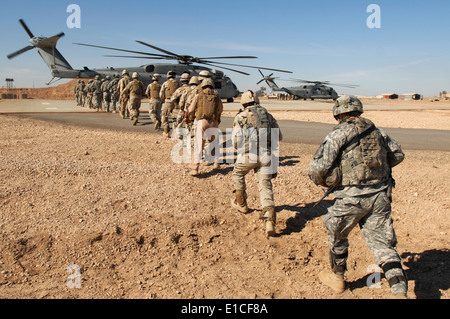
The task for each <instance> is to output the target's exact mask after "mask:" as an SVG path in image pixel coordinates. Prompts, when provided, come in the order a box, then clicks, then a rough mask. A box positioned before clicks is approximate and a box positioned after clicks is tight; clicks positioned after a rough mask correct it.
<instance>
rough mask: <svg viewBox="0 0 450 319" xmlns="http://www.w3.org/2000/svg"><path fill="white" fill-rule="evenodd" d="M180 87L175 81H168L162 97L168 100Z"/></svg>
mask: <svg viewBox="0 0 450 319" xmlns="http://www.w3.org/2000/svg"><path fill="white" fill-rule="evenodd" d="M179 87H180V84H179V83H178V81H176V80H168V81H167V86H166V89H165V91H164V97H165V98H166V99H170V98H171V97H172V94H174V93H175V91H176V90H177V89H178V88H179Z"/></svg>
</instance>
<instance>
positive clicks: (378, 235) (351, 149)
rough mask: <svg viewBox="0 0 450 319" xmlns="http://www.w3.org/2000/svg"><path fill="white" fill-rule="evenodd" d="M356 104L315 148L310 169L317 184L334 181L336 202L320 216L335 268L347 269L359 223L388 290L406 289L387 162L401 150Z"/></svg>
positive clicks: (398, 157) (399, 159)
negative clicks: (350, 240) (353, 111)
mask: <svg viewBox="0 0 450 319" xmlns="http://www.w3.org/2000/svg"><path fill="white" fill-rule="evenodd" d="M353 101H357V102H359V103H360V101H359V100H356V98H355V100H351V99H350V98H349V97H347V96H344V97H342V98H340V99H338V101H336V103H337V104H336V105H339V104H341V105H344V104H345V105H346V107H347V108H351V107H352V106H351V103H352V102H353ZM349 105H350V106H349ZM360 105H361V107H360V112H359V113H357V114H353V115H352V116H345V115H346V114H348V113H341V114H342V115H344V117H341V118H340V123H339V124H338V125H337V126H336V127H335V129H334V130H333V131H332V132H331V133H329V134H328V135H327V137H326V138H325V140H324V142H323V143H322V145H321V146H320V147H319V149H318V150H317V152H316V154H315V155H314V159H313V160H312V161H311V163H310V165H309V169H308V175H309V177H310V178H311V180H312V181H313V182H314V183H315V184H316V185H322V186H326V187H329V186H335V187H336V190H335V192H334V196H335V198H336V200H335V203H334V205H333V206H332V207H330V208H329V209H328V213H327V214H326V215H325V217H324V224H325V227H326V228H327V230H328V238H329V245H330V261H331V268H332V271H333V273H334V274H338V275H340V276H343V274H344V273H345V270H346V261H347V257H348V247H349V243H348V235H349V233H350V232H351V230H352V229H353V228H354V227H355V226H356V225H359V226H360V229H361V232H362V234H363V236H364V239H365V241H366V243H367V245H368V247H369V249H370V250H371V252H372V254H373V256H374V258H375V262H376V263H377V264H378V265H379V266H380V267H381V268H382V269H383V270H384V273H385V277H386V279H387V280H388V281H389V284H390V285H391V291H392V293H393V294H394V295H397V294H405V295H406V290H407V280H406V276H405V274H404V271H403V269H402V266H401V258H400V256H399V255H398V253H397V252H396V250H395V246H396V243H397V240H396V236H395V231H394V228H393V220H392V217H391V190H392V187H393V180H392V176H391V168H392V167H394V166H396V165H398V164H399V163H401V162H402V161H403V159H404V153H403V152H402V149H401V146H400V145H399V144H398V143H397V142H396V141H395V140H394V139H392V138H391V137H389V136H388V135H387V134H386V133H385V132H384V131H383V130H382V129H379V128H376V127H375V125H374V124H373V123H372V122H371V121H369V120H367V119H365V118H362V117H360V116H359V115H360V114H361V113H362V112H363V111H362V104H360ZM336 163H338V164H336Z"/></svg>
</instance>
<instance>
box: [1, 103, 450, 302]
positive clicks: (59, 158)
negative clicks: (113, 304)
mask: <svg viewBox="0 0 450 319" xmlns="http://www.w3.org/2000/svg"><path fill="white" fill-rule="evenodd" d="M422 102H423V103H426V101H422ZM367 103H370V101H368V102H367ZM377 103H379V102H377ZM390 103H395V102H390ZM440 103H444V102H440ZM262 104H263V103H262ZM434 105H436V104H434ZM0 106H1V103H0ZM427 108H428V109H427V110H425V108H424V110H420V109H415V110H397V111H395V106H393V110H374V111H367V112H366V113H365V115H364V116H365V117H367V118H369V119H371V120H373V121H374V122H375V123H376V124H377V125H378V126H383V127H399V128H419V129H425V128H428V129H430V128H431V129H439V130H449V129H450V127H449V126H450V125H449V123H450V121H449V116H450V111H449V110H448V108H447V109H445V108H442V107H440V106H438V105H436V109H433V110H430V109H429V108H433V105H431V106H429V107H428V106H427ZM227 112H228V113H227ZM0 113H1V108H0ZM234 114H235V112H233V111H227V110H226V111H225V114H224V116H233V115H234ZM273 115H274V116H275V118H277V119H278V120H282V119H290V120H298V121H311V122H322V123H333V121H334V119H333V118H332V117H331V116H330V113H329V112H326V111H311V110H309V111H295V110H289V111H283V110H275V111H273ZM86 116H89V114H88V113H86ZM117 116H118V115H117ZM148 127H149V130H153V127H152V125H149V126H148ZM0 136H1V139H0V180H1V181H2V183H1V185H0V236H1V237H0V247H1V249H0V298H8V299H39V298H42V299H56V298H57V299H72V298H77V299H289V300H292V299H387V298H391V294H390V290H389V285H388V283H387V282H386V280H385V279H384V278H383V277H382V276H381V278H382V280H381V282H380V284H379V285H376V287H368V284H367V283H368V281H370V280H371V278H374V274H373V272H374V271H377V269H376V267H374V265H373V263H374V261H373V258H372V256H371V254H370V251H369V250H368V248H367V246H366V244H365V242H364V239H363V237H362V236H361V233H360V231H359V229H358V228H355V229H354V231H353V232H352V233H351V235H350V250H349V259H348V271H347V273H346V280H347V287H348V289H347V290H346V291H345V292H344V293H342V294H336V293H334V292H333V291H332V290H331V289H329V288H328V287H326V286H324V285H323V284H322V283H320V281H319V279H318V273H319V271H321V270H323V269H328V268H329V257H328V239H327V234H326V229H325V227H324V225H323V216H324V214H326V211H327V207H329V206H330V205H332V200H333V197H332V196H330V197H329V198H328V199H327V200H325V201H324V202H322V203H321V204H320V205H319V206H318V207H313V205H314V203H315V202H316V201H317V200H319V199H320V198H321V197H322V195H323V191H322V189H321V188H320V187H317V186H315V185H314V184H313V183H312V182H311V181H310V180H309V178H308V176H307V168H308V164H309V162H310V160H311V158H312V156H313V154H314V152H315V151H316V149H317V147H318V146H319V145H309V144H301V143H296V144H295V143H284V142H282V143H281V146H280V168H279V173H278V177H277V178H276V179H274V180H273V183H274V194H275V201H276V205H277V212H278V222H277V236H276V237H272V238H266V237H265V235H264V232H263V224H262V222H261V221H260V220H259V219H258V216H259V212H260V211H261V206H260V203H259V195H258V190H257V185H256V183H255V178H254V175H253V174H249V175H248V177H247V183H248V191H247V192H248V195H249V197H248V204H249V207H250V208H251V209H252V210H251V212H250V213H249V214H246V215H243V214H240V213H237V212H235V211H234V210H233V209H232V208H231V207H230V200H231V198H232V188H233V187H232V180H231V176H232V171H233V165H232V164H224V165H222V167H221V169H220V170H213V168H212V166H202V167H201V175H200V176H199V177H197V178H195V177H191V176H189V174H188V172H189V169H188V167H187V165H186V164H175V163H173V161H172V159H171V150H172V149H173V147H174V146H175V145H176V144H177V143H178V142H177V141H175V140H171V139H166V138H163V137H162V135H161V134H146V133H142V132H130V131H127V132H123V131H113V130H103V129H93V128H83V127H79V126H71V125H63V124H60V123H54V122H51V121H41V120H35V119H28V118H23V117H20V116H18V115H16V114H0ZM394 138H395V136H394ZM430 143H433V141H430ZM449 143H450V141H449ZM404 152H405V154H406V160H405V161H404V162H403V163H402V164H401V165H399V166H397V167H395V168H394V170H393V175H394V178H395V180H396V182H397V186H396V188H395V191H394V194H393V205H392V208H393V209H392V216H393V219H394V227H395V230H396V234H397V238H398V246H397V249H398V252H399V254H400V255H401V257H402V263H403V266H404V269H405V270H406V273H407V276H408V283H409V291H408V297H409V298H410V299H449V298H450V252H449V244H450V235H449V209H450V200H449V189H450V179H449V176H450V174H449V173H450V162H449V153H448V152H445V151H433V152H430V151H419V150H414V149H404ZM72 279H73V280H72Z"/></svg>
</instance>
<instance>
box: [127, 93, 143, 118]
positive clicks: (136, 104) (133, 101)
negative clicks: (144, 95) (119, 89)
mask: <svg viewBox="0 0 450 319" xmlns="http://www.w3.org/2000/svg"><path fill="white" fill-rule="evenodd" d="M129 108H130V119H133V118H139V114H140V108H141V98H140V97H137V96H131V97H130V103H129Z"/></svg>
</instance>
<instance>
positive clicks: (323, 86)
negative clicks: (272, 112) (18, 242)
mask: <svg viewBox="0 0 450 319" xmlns="http://www.w3.org/2000/svg"><path fill="white" fill-rule="evenodd" d="M259 73H261V75H262V77H263V79H262V80H260V81H259V82H258V83H257V84H260V83H261V82H263V81H265V82H266V83H267V85H268V86H269V87H270V88H271V89H272V91H274V92H286V93H288V94H290V95H293V96H294V98H295V99H304V100H305V101H306V100H307V99H311V101H314V99H332V100H336V99H337V98H338V97H339V95H338V93H337V92H336V91H335V90H334V89H333V88H332V87H329V86H327V85H333V86H341V87H346V88H356V87H358V85H353V84H332V83H330V82H329V81H308V80H300V79H290V80H287V81H294V82H299V83H304V84H305V85H301V86H297V87H287V88H286V87H281V88H280V87H278V85H277V84H276V83H275V81H274V80H275V79H278V78H277V77H272V75H273V73H272V74H270V75H268V76H264V74H263V73H262V72H261V70H259Z"/></svg>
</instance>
